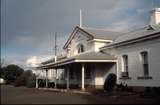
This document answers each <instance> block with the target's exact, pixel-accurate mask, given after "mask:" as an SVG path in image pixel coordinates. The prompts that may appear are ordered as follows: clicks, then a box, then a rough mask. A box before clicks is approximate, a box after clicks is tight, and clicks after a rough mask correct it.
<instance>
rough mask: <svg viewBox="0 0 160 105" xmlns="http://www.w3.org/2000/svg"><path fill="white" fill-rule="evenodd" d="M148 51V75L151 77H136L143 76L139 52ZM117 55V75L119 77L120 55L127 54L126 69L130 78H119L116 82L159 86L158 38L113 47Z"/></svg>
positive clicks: (159, 51)
mask: <svg viewBox="0 0 160 105" xmlns="http://www.w3.org/2000/svg"><path fill="white" fill-rule="evenodd" d="M142 51H148V62H149V76H151V77H152V79H137V77H143V68H142V62H141V56H140V52H142ZM114 54H116V55H117V57H118V77H121V71H122V55H124V54H125V55H128V70H129V77H131V80H129V79H126V80H121V79H119V78H118V79H119V80H118V81H119V82H118V83H121V82H122V83H126V84H127V85H129V86H155V87H157V86H158V87H159V86H160V38H157V39H154V40H150V41H146V42H141V43H136V44H132V45H128V46H123V47H119V48H117V49H114Z"/></svg>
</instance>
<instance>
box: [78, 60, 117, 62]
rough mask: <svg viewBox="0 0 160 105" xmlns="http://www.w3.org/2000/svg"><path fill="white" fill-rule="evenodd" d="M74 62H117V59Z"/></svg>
mask: <svg viewBox="0 0 160 105" xmlns="http://www.w3.org/2000/svg"><path fill="white" fill-rule="evenodd" d="M75 62H117V60H75Z"/></svg>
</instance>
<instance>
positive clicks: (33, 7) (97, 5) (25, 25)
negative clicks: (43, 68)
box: [1, 0, 160, 69]
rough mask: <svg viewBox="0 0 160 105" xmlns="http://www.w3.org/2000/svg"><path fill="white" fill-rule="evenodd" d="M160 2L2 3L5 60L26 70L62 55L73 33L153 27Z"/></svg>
mask: <svg viewBox="0 0 160 105" xmlns="http://www.w3.org/2000/svg"><path fill="white" fill-rule="evenodd" d="M154 7H160V1H159V0H1V58H2V59H4V61H5V63H6V64H17V65H19V66H21V67H23V68H25V69H27V68H28V67H31V66H36V64H38V63H40V62H41V61H44V60H46V59H49V58H52V57H54V34H55V32H57V36H58V37H57V42H58V43H57V44H58V55H60V54H61V53H62V52H63V50H62V47H63V45H64V44H65V42H66V40H67V38H68V37H69V35H70V33H71V32H72V31H73V29H74V27H75V26H79V18H80V17H79V11H80V8H81V10H82V27H91V28H100V29H106V30H110V31H120V32H127V31H130V30H134V29H137V28H140V27H143V26H146V25H148V24H149V21H150V12H149V11H150V10H151V9H153V8H154Z"/></svg>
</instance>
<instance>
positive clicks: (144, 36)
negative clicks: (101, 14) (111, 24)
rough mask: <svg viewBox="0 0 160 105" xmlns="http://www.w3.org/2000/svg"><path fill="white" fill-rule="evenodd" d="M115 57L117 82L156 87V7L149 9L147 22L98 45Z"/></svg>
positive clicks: (159, 24)
mask: <svg viewBox="0 0 160 105" xmlns="http://www.w3.org/2000/svg"><path fill="white" fill-rule="evenodd" d="M101 50H103V51H105V52H106V53H112V54H113V55H116V58H117V60H118V63H117V67H118V72H117V80H118V83H123V84H127V85H128V86H135V87H137V86H140V87H160V82H159V81H160V71H159V67H160V66H159V65H160V57H159V53H160V8H156V9H155V10H153V11H152V12H151V22H150V25H148V26H146V27H144V28H141V29H138V30H135V31H132V32H129V33H126V34H124V35H122V36H120V37H118V38H117V39H116V40H115V41H114V42H113V43H112V44H110V45H108V46H105V47H102V48H101Z"/></svg>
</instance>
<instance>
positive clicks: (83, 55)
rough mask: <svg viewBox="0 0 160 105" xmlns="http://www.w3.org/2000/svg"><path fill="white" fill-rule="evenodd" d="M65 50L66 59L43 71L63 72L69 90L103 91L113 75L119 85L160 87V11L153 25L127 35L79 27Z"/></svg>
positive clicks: (46, 66)
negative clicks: (95, 89) (99, 89)
mask: <svg viewBox="0 0 160 105" xmlns="http://www.w3.org/2000/svg"><path fill="white" fill-rule="evenodd" d="M63 48H64V50H65V51H66V56H65V57H62V58H59V59H57V61H56V62H55V61H52V62H48V63H45V64H42V65H41V66H40V68H41V69H44V70H46V71H47V70H48V69H57V70H58V69H63V70H64V80H63V82H61V83H63V84H65V85H66V88H67V89H69V88H70V87H71V86H72V85H76V86H77V87H81V89H82V90H84V89H86V88H87V87H89V86H91V87H94V88H103V85H104V83H105V80H106V78H107V77H108V75H109V74H115V75H116V76H117V84H120V83H123V84H127V85H128V86H142V87H146V86H147V87H160V82H159V81H160V77H159V75H160V71H159V64H160V63H159V62H160V57H159V53H160V9H159V8H156V9H155V10H153V11H152V12H151V23H150V25H148V26H146V27H143V28H141V29H138V30H135V31H132V32H128V33H125V34H122V33H119V32H110V31H107V30H102V29H93V28H85V27H78V26H76V27H75V28H74V30H73V32H72V33H71V35H70V37H69V38H68V40H67V42H66V43H65V45H64V47H63ZM46 73H47V72H46ZM46 80H47V79H46ZM55 82H57V81H55ZM46 84H47V82H46Z"/></svg>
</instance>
